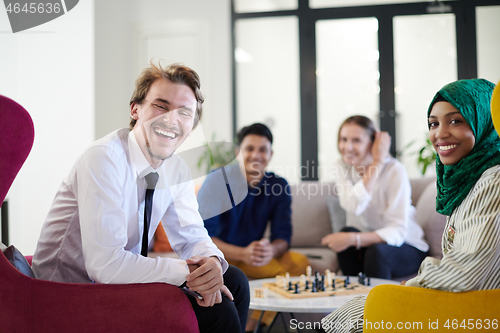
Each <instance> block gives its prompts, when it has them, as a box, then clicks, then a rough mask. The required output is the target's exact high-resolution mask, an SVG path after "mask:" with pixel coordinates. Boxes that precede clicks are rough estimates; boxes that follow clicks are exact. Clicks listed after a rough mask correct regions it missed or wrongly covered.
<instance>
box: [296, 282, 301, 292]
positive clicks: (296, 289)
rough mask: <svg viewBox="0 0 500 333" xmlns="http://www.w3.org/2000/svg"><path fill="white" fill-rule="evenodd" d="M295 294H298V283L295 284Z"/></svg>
mask: <svg viewBox="0 0 500 333" xmlns="http://www.w3.org/2000/svg"><path fill="white" fill-rule="evenodd" d="M295 294H300V290H299V284H298V283H296V284H295Z"/></svg>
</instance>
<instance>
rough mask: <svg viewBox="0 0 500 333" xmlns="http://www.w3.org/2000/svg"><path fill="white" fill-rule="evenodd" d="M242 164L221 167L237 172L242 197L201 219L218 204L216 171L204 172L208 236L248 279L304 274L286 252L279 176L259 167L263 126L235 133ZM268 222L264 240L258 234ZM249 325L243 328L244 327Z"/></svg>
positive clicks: (285, 194)
mask: <svg viewBox="0 0 500 333" xmlns="http://www.w3.org/2000/svg"><path fill="white" fill-rule="evenodd" d="M237 142H238V145H239V146H240V151H241V155H242V160H240V163H242V164H243V165H232V166H228V167H225V173H226V177H227V178H228V179H229V183H230V186H231V180H232V179H237V177H238V176H239V173H240V172H241V171H240V170H244V177H245V178H246V183H247V186H248V195H247V196H246V197H245V198H244V199H243V201H241V202H240V203H239V204H237V205H235V206H234V207H233V208H231V209H229V210H228V211H225V212H223V213H222V214H220V215H216V216H214V217H211V218H208V219H205V216H204V214H203V211H207V210H212V211H213V208H214V207H223V206H224V205H223V204H222V203H220V202H217V201H218V200H219V199H220V198H221V196H219V195H218V193H214V190H216V189H218V188H220V186H219V184H218V182H219V179H218V177H217V176H216V173H213V174H210V175H209V176H208V177H207V180H206V181H205V182H204V184H203V186H202V187H201V189H200V191H199V192H198V202H199V205H200V212H201V213H202V214H201V215H202V217H203V218H204V222H205V227H206V228H207V230H208V233H209V234H210V236H211V237H212V240H213V241H214V243H215V244H216V245H217V247H218V248H219V249H221V251H222V252H223V253H224V255H225V257H226V259H227V260H228V262H229V263H231V264H232V265H235V266H237V267H239V268H240V269H241V270H242V271H243V272H244V273H245V274H247V276H249V277H252V278H268V277H274V276H276V275H278V274H283V275H284V274H285V273H286V272H288V273H290V275H300V274H303V273H305V270H306V267H307V265H308V260H307V257H305V256H304V255H302V254H300V253H295V252H290V251H288V248H289V245H290V239H291V236H292V224H291V207H290V206H291V202H292V199H291V195H290V190H289V188H288V183H287V181H286V180H285V179H284V178H281V177H279V176H277V175H275V174H274V173H272V172H266V171H265V169H266V167H267V165H268V163H269V161H270V160H271V156H272V154H273V151H272V142H273V136H272V133H271V131H270V130H269V128H268V127H267V126H265V125H263V124H260V123H256V124H252V125H250V126H247V127H244V128H242V129H241V130H240V131H239V133H238V134H237ZM268 222H270V230H271V236H270V240H269V239H267V238H264V232H265V230H266V227H267V224H268ZM248 329H249V327H248V326H247V330H248Z"/></svg>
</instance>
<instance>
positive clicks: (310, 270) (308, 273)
mask: <svg viewBox="0 0 500 333" xmlns="http://www.w3.org/2000/svg"><path fill="white" fill-rule="evenodd" d="M306 274H307V280H308V281H311V275H312V268H311V266H307V268H306Z"/></svg>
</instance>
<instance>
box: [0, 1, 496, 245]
mask: <svg viewBox="0 0 500 333" xmlns="http://www.w3.org/2000/svg"><path fill="white" fill-rule="evenodd" d="M151 59H152V61H153V62H154V63H158V61H160V60H161V62H162V64H170V63H173V62H182V63H184V64H186V65H187V66H190V67H192V68H194V69H195V70H196V71H197V72H198V73H199V74H200V76H201V82H202V91H203V93H204V96H205V100H206V102H205V104H204V116H203V117H204V119H203V120H202V122H201V125H200V126H199V127H198V128H197V129H196V131H195V132H194V133H193V135H192V136H191V137H190V138H189V139H188V140H189V141H186V143H185V144H184V145H183V146H182V147H181V150H186V149H190V148H194V147H198V146H200V145H203V144H204V143H205V142H207V141H211V140H212V138H213V136H214V135H215V138H216V139H215V140H216V141H228V142H232V140H233V135H234V133H235V131H236V130H237V129H239V128H241V127H242V126H244V125H248V124H250V123H253V122H257V121H258V122H263V123H265V124H267V125H269V126H270V127H271V130H272V131H273V134H274V137H275V142H274V144H273V148H274V155H273V158H272V161H271V163H270V165H269V169H270V170H271V171H275V172H276V173H278V174H280V175H282V176H283V177H285V178H286V179H287V180H288V181H289V182H290V183H298V182H300V181H307V180H321V181H331V180H332V178H333V176H334V174H333V173H332V172H333V171H332V169H331V166H332V165H333V163H334V162H335V161H336V160H337V159H339V157H340V155H339V153H338V151H337V131H338V127H339V125H340V123H341V122H342V121H343V120H344V119H345V118H346V117H348V116H350V115H354V114H363V115H366V116H368V117H370V118H372V119H374V120H375V121H376V123H377V124H378V125H379V127H380V128H381V129H382V130H386V131H389V132H390V133H391V135H392V140H393V145H392V147H391V153H392V154H393V155H395V156H397V157H398V158H399V159H400V160H401V161H403V163H404V164H405V165H406V168H407V170H408V173H409V175H410V177H420V176H421V175H420V173H419V170H418V168H417V166H416V162H415V161H416V156H415V154H412V153H413V152H414V151H416V150H418V149H419V148H420V147H422V146H423V145H424V144H425V140H426V132H427V126H426V111H427V107H428V104H429V102H430V100H431V99H432V97H433V95H434V94H435V92H436V91H437V90H439V88H441V87H442V86H443V85H445V84H446V83H449V82H451V81H454V80H457V79H461V78H471V77H482V78H486V79H488V80H490V81H492V82H494V83H498V82H499V81H500V61H499V59H500V0H454V1H442V2H433V1H431V2H429V1H427V0H426V1H420V0H233V1H231V0H210V1H207V0H185V1H175V0H148V1H138V0H125V1H124V0H120V1H119V0H106V1H104V0H80V1H79V3H78V5H77V6H76V7H75V8H73V9H72V10H71V11H69V12H67V13H66V14H65V15H63V16H61V17H59V18H58V19H56V20H54V21H51V22H48V23H46V24H44V25H41V26H38V27H35V28H32V29H29V30H27V31H24V32H19V33H16V34H13V33H11V30H10V25H9V21H8V17H7V13H6V11H4V10H3V9H1V10H0V94H2V95H5V96H7V97H10V98H12V99H14V100H15V101H17V102H18V103H20V104H21V105H23V106H24V107H25V108H26V109H27V110H28V112H29V113H30V114H31V116H32V118H33V121H34V126H35V142H34V145H33V149H32V151H31V153H30V155H29V157H28V159H27V161H26V163H25V164H24V166H23V168H22V169H21V171H20V173H19V174H18V177H17V178H16V180H15V182H14V184H13V186H12V188H11V190H10V192H9V194H8V196H7V200H8V202H9V235H8V236H9V243H10V244H14V245H16V247H18V248H19V249H20V250H21V251H22V252H23V253H25V254H32V253H33V252H34V251H35V247H36V243H37V240H38V237H39V234H40V230H41V227H42V224H43V222H44V219H45V217H46V214H47V212H48V209H49V207H50V205H51V203H52V200H53V198H54V195H55V193H56V191H57V189H58V187H59V185H60V183H61V181H62V179H63V178H64V177H65V175H67V173H68V172H69V170H70V168H71V167H72V165H73V163H74V162H75V160H76V159H77V158H78V156H79V155H80V154H81V153H82V152H83V150H84V149H85V148H86V147H88V146H89V145H90V144H91V143H92V142H93V141H95V140H96V139H98V138H101V137H102V136H104V135H106V134H108V133H109V132H111V131H113V130H115V129H118V128H121V127H127V126H128V121H129V105H128V102H129V99H130V96H131V94H132V91H133V88H134V80H135V79H136V77H137V76H138V74H139V73H140V71H141V70H142V69H143V68H144V67H145V66H147V65H148V64H149V62H150V60H151ZM2 125H3V126H8V124H2ZM412 142H413V144H411V145H410V146H409V147H408V144H410V143H412ZM430 169H431V170H430V171H429V172H430V173H432V169H433V168H432V167H430ZM195 181H196V182H202V181H203V179H195Z"/></svg>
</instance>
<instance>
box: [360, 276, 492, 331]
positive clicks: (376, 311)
mask: <svg viewBox="0 0 500 333" xmlns="http://www.w3.org/2000/svg"><path fill="white" fill-rule="evenodd" d="M386 330H396V331H400V330H402V331H404V332H419V333H422V332H460V331H462V332H464V331H466V332H475V331H482V332H484V331H486V332H495V331H496V332H498V331H500V289H493V290H477V291H467V292H460V293H454V292H449V291H440V290H434V289H425V288H415V287H404V286H398V285H380V286H377V287H374V288H373V289H372V290H371V291H370V293H369V294H368V297H367V299H366V304H365V310H364V322H363V331H364V332H381V331H386Z"/></svg>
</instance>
